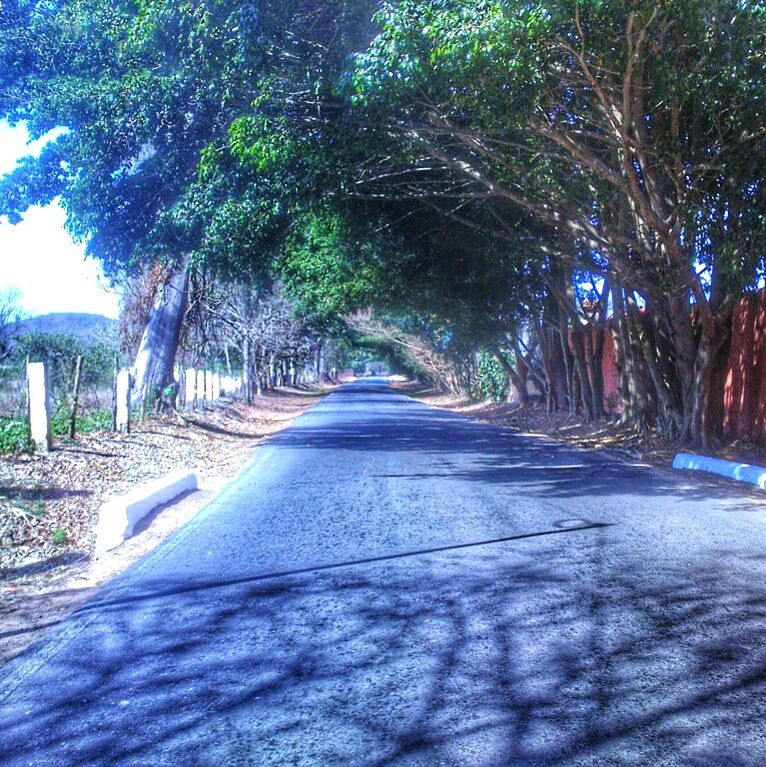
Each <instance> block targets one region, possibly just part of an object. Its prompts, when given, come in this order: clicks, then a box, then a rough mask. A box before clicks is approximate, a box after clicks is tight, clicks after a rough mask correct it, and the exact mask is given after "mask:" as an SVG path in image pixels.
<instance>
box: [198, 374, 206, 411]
mask: <svg viewBox="0 0 766 767" xmlns="http://www.w3.org/2000/svg"><path fill="white" fill-rule="evenodd" d="M204 409H205V371H204V370H198V371H197V410H204Z"/></svg>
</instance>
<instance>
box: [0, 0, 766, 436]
mask: <svg viewBox="0 0 766 767" xmlns="http://www.w3.org/2000/svg"><path fill="white" fill-rule="evenodd" d="M2 9H3V10H2V18H1V19H0V33H1V35H0V116H3V117H5V118H7V119H9V120H11V121H12V122H13V121H20V120H24V121H25V122H27V124H28V126H29V128H30V131H31V133H32V135H33V136H40V135H43V134H45V133H46V132H47V131H49V130H51V129H53V128H58V129H59V131H58V135H57V138H55V139H54V140H53V141H52V142H50V143H49V144H48V145H47V146H46V148H45V149H44V150H43V152H42V153H41V154H40V156H39V157H37V158H28V159H26V160H25V161H24V162H23V163H22V164H21V165H20V166H19V168H18V169H17V170H16V171H14V172H13V173H12V174H10V175H9V176H7V177H5V178H4V179H2V181H0V211H2V212H3V213H4V214H5V215H7V216H8V217H9V218H10V219H11V220H17V219H18V217H19V216H20V215H22V214H23V211H24V210H25V209H26V208H27V207H29V206H30V205H32V204H35V203H45V202H49V201H51V200H53V199H54V198H60V199H61V201H62V204H63V205H64V207H65V208H66V210H67V214H68V226H69V228H70V230H71V231H72V233H73V234H74V235H75V236H77V237H80V238H82V239H83V240H85V241H86V242H87V247H88V252H89V253H90V254H91V255H93V256H94V257H96V258H99V259H100V260H101V261H102V262H103V263H104V264H105V266H106V267H107V269H108V270H110V271H111V272H112V273H113V274H118V273H120V272H125V271H130V270H131V269H135V268H137V267H138V265H140V264H146V263H149V264H151V263H153V262H156V261H157V260H160V261H162V262H164V263H168V264H172V263H176V264H183V265H184V266H183V268H187V266H188V265H191V266H190V267H188V268H192V269H198V270H205V271H209V272H211V273H214V274H215V275H217V278H219V279H222V280H228V281H233V282H237V281H239V282H242V281H244V282H245V283H248V282H250V283H251V282H252V281H253V280H260V281H261V282H262V283H263V284H267V283H271V282H272V281H275V280H276V281H277V282H278V283H280V284H284V286H285V287H286V289H287V290H288V291H289V293H290V295H291V296H292V297H293V299H294V300H295V302H296V306H297V309H298V311H299V312H300V313H302V314H303V315H304V316H307V317H308V316H310V317H313V318H314V320H312V321H315V322H318V323H319V325H320V326H322V327H324V328H326V329H327V332H337V330H338V328H339V327H341V326H343V324H344V323H346V324H348V322H349V318H350V317H352V315H354V312H358V311H364V312H367V314H365V315H364V316H365V317H368V320H369V321H368V324H369V322H373V321H374V323H377V324H376V325H375V327H376V328H377V329H378V331H380V333H383V330H384V329H385V333H383V334H384V335H385V334H386V333H387V334H388V335H389V341H390V342H391V344H393V345H394V346H396V344H397V343H399V342H398V341H394V340H391V339H394V338H399V340H401V336H400V335H397V334H401V333H406V334H409V335H410V336H412V337H415V336H417V337H418V338H419V339H420V341H419V343H423V344H426V346H428V348H429V349H430V350H431V352H432V353H433V354H435V355H439V357H438V358H439V359H440V360H442V362H443V363H444V364H446V365H448V366H451V367H450V369H451V370H452V371H453V373H454V375H452V374H450V376H447V378H449V379H450V381H451V383H450V384H449V385H455V386H461V385H462V384H461V383H460V381H461V376H462V380H463V381H464V383H465V385H466V386H467V388H468V389H471V390H473V388H475V387H472V384H471V382H470V380H469V379H470V378H471V376H475V375H478V372H477V371H478V370H479V368H480V367H481V364H484V363H481V364H480V362H479V361H477V360H479V357H477V355H485V357H486V356H487V355H489V356H491V357H493V358H494V359H495V360H496V361H497V364H498V365H500V367H501V368H502V369H503V370H504V371H506V372H507V373H508V376H509V381H511V383H512V384H513V385H514V386H516V388H520V387H523V389H524V391H525V392H526V381H527V377H528V376H531V377H532V380H533V381H534V382H535V384H536V387H537V389H538V390H540V391H541V392H542V393H543V395H544V396H545V397H546V400H547V402H548V405H549V407H550V408H557V407H558V408H570V409H579V408H582V409H583V410H584V411H585V412H586V413H587V414H588V415H589V416H591V417H599V416H602V415H603V414H604V407H605V406H604V396H603V380H602V377H601V372H600V365H601V360H602V357H603V349H604V342H605V338H606V337H607V335H609V336H611V337H613V339H614V341H615V346H616V349H617V354H618V366H619V369H620V378H621V400H622V402H621V407H620V410H621V413H622V417H623V418H624V419H625V420H626V421H630V422H631V423H634V424H637V425H641V426H647V425H656V426H658V427H659V428H660V429H662V430H663V431H664V432H665V434H666V435H668V436H671V437H674V438H681V439H691V440H694V441H702V442H708V441H710V439H712V438H713V437H714V435H715V431H716V428H717V425H716V421H715V413H716V407H715V402H716V397H717V396H718V394H717V393H716V391H715V390H714V386H713V379H714V373H715V370H716V369H717V367H718V366H720V363H721V359H722V357H723V356H724V355H725V354H726V350H727V344H728V339H729V334H730V327H731V316H732V311H733V309H734V307H735V306H736V304H737V302H738V301H740V299H741V296H742V294H743V292H745V291H747V290H749V289H753V288H756V287H758V286H760V285H762V284H763V278H764V253H765V252H766V246H765V243H766V236H765V235H766V220H765V216H766V189H765V188H764V170H765V169H764V162H765V161H764V157H766V153H764V149H765V148H766V146H765V144H766V128H765V127H764V126H766V120H765V119H764V118H765V117H766V115H765V114H764V110H765V109H766V106H765V104H764V95H765V90H766V87H765V86H764V83H766V77H765V76H764V75H766V72H765V71H764V69H765V68H766V53H765V52H764V43H765V41H766V5H764V3H763V2H756V1H755V0H704V1H703V2H691V1H690V0H662V1H661V2H657V3H642V2H638V1H637V0H564V1H563V2H556V3H553V2H543V1H542V0H541V1H539V2H522V1H521V0H503V1H502V2H500V1H498V0H470V1H469V0H382V2H380V3H373V2H350V1H347V0H327V1H326V2H322V3H317V2H311V1H310V0H286V1H285V2H269V1H268V0H261V1H259V0H252V1H251V2H246V3H242V2H236V3H235V2H233V1H232V0H182V2H174V3H170V2H167V0H156V1H154V2H147V1H144V0H138V1H130V2H129V1H128V0H124V1H123V0H118V2H109V3H107V2H103V1H102V0H58V2H51V3H39V2H32V0H15V1H14V2H10V3H5V2H4V3H3V6H2ZM370 311H372V313H373V314H372V315H370V314H369V312H370ZM351 324H352V325H353V324H354V323H353V322H352V323H351ZM356 324H357V325H359V320H358V318H357V320H356ZM408 337H409V336H408ZM407 343H409V342H407ZM399 347H400V348H403V347H402V345H401V344H399ZM434 359H436V358H435V357H434ZM482 359H484V358H482ZM467 360H469V361H472V362H471V364H468V363H467V362H466V361H467ZM442 362H440V363H439V368H440V370H443V369H445V368H444V365H443V364H442ZM482 369H485V370H486V366H485V368H482ZM460 371H463V372H460ZM439 377H440V380H441V381H442V382H444V380H445V376H444V375H441V374H439Z"/></svg>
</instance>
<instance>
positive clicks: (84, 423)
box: [0, 410, 112, 454]
mask: <svg viewBox="0 0 766 767" xmlns="http://www.w3.org/2000/svg"><path fill="white" fill-rule="evenodd" d="M111 426H112V411H111V410H98V411H95V412H93V413H83V414H82V415H79V416H78V417H77V421H76V429H75V431H76V433H77V434H90V433H91V432H97V431H107V430H108V429H110V428H111ZM51 431H52V432H53V436H54V437H66V436H68V435H69V414H68V413H67V412H66V411H64V410H60V411H59V412H57V413H56V414H55V415H54V416H53V419H52V420H51ZM34 449H35V446H34V444H33V443H32V441H31V440H30V438H29V421H28V419H26V418H12V417H7V416H4V417H0V454H2V453H6V454H7V453H31V452H33V451H34Z"/></svg>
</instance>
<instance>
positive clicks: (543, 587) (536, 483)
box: [0, 379, 766, 767]
mask: <svg viewBox="0 0 766 767" xmlns="http://www.w3.org/2000/svg"><path fill="white" fill-rule="evenodd" d="M765 563H766V511H764V508H763V506H761V505H759V504H757V503H756V502H754V501H752V500H749V499H748V496H747V495H746V494H744V493H741V492H739V491H737V490H729V489H726V488H720V487H718V488H716V487H715V486H712V485H710V484H709V483H705V482H704V481H703V482H702V483H699V482H698V481H697V479H695V478H693V477H689V476H684V475H676V474H672V473H671V472H665V471H657V470H652V469H648V468H646V467H641V466H639V465H630V464H629V463H627V464H626V463H622V462H619V461H618V460H616V459H610V458H607V457H604V456H603V455H596V454H593V453H588V452H585V451H577V450H572V449H568V448H565V447H561V446H556V445H553V444H550V443H546V442H545V441H543V440H538V439H535V438H531V437H525V436H521V435H513V434H511V433H510V432H508V431H504V430H502V429H500V428H495V427H492V426H489V425H483V424H478V423H475V422H472V421H470V420H468V419H466V418H462V417H459V416H455V415H451V414H449V413H446V412H442V411H438V410H434V409H430V408H428V407H426V406H424V405H421V404H418V403H416V402H414V401H412V400H410V399H408V398H407V397H405V396H402V395H400V394H397V393H395V392H393V391H392V390H390V389H388V387H387V384H386V382H385V381H383V380H381V379H372V380H366V381H361V382H359V383H355V384H351V385H347V386H345V387H343V388H341V389H340V390H338V391H337V392H336V393H334V394H332V395H331V396H330V397H328V398H327V399H326V400H325V401H324V402H323V403H322V404H320V405H319V406H317V407H316V408H314V409H313V410H312V411H310V412H309V413H307V414H305V415H304V416H302V417H301V418H300V419H299V420H298V421H296V423H295V424H294V425H293V427H292V428H290V429H289V430H287V431H285V432H283V433H282V434H281V435H280V436H278V437H277V438H275V439H274V440H272V441H271V442H270V443H268V444H267V445H265V446H264V447H262V448H260V449H259V450H258V451H257V453H256V456H255V459H254V462H253V464H252V467H251V468H250V469H249V470H248V471H247V472H246V473H245V475H243V477H242V479H241V480H240V481H238V482H237V483H236V484H234V485H233V486H232V487H231V488H230V489H229V490H228V491H226V492H225V493H224V494H223V496H222V497H220V498H219V499H218V500H216V501H214V502H213V503H212V504H211V505H210V506H209V507H208V508H207V509H206V510H205V511H203V512H202V514H201V515H200V516H199V517H197V518H196V519H195V520H194V521H193V522H192V523H190V524H189V525H188V526H186V527H185V528H183V529H182V530H181V531H180V532H179V533H178V534H177V535H176V536H175V537H173V538H172V539H171V540H170V541H169V542H168V543H167V544H165V545H164V546H162V547H161V548H159V549H158V550H157V551H156V552H155V553H154V554H153V555H151V556H150V557H149V558H148V559H146V560H144V561H143V562H142V563H141V564H140V565H138V566H137V567H135V568H134V569H132V570H131V571H129V573H128V574H127V575H126V576H124V577H123V578H121V579H119V580H118V581H117V582H115V583H114V584H113V585H112V586H110V587H109V588H108V589H106V590H105V591H104V592H102V593H101V594H100V595H99V596H98V597H97V598H96V599H95V601H94V602H92V603H91V604H90V605H89V606H87V607H86V608H84V609H83V610H81V611H80V612H79V613H78V614H76V615H75V616H73V617H72V618H71V619H70V620H69V621H68V622H66V623H65V624H64V625H63V627H62V628H60V629H59V630H57V631H56V632H55V633H54V634H53V635H52V636H50V637H49V639H48V640H47V641H46V642H45V643H43V644H42V645H41V646H38V647H37V648H34V649H33V650H32V651H31V652H28V653H27V654H26V655H25V656H23V657H22V658H21V659H19V660H18V661H17V662H15V663H13V664H11V665H10V667H8V668H7V669H6V672H7V673H6V676H5V677H4V678H3V680H2V681H0V764H2V765H3V767H6V765H14V766H15V765H45V767H63V766H66V767H69V766H70V765H71V766H73V765H105V766H106V765H109V766H110V767H112V766H114V765H146V766H147V767H149V766H151V767H156V766H158V765H173V766H174V767H194V766H195V765H211V766H212V765H215V766H216V767H218V766H220V767H229V766H236V765H252V766H253V767H269V766H271V765H280V766H282V765H301V766H305V767H308V766H310V765H311V766H314V765H321V766H322V767H325V766H330V765H341V766H345V765H353V766H356V765H360V766H361V765H364V766H365V767H383V766H384V765H391V766H394V765H396V766H397V767H405V766H406V767H416V766H417V767H437V766H438V765H454V766H456V767H472V766H476V767H479V766H481V767H511V766H513V767H517V766H518V767H521V766H524V767H531V765H546V766H548V765H551V766H552V765H567V766H568V765H577V766H584V765H588V766H589V767H607V766H608V765H631V766H632V765H635V766H636V767H639V766H640V767H659V766H662V765H693V766H694V767H708V766H715V767H743V766H744V765H748V766H750V765H752V766H753V767H756V766H757V767H763V765H765V764H766V567H765Z"/></svg>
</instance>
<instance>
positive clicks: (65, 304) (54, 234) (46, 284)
mask: <svg viewBox="0 0 766 767" xmlns="http://www.w3.org/2000/svg"><path fill="white" fill-rule="evenodd" d="M28 140H29V135H28V133H27V131H26V128H25V127H24V126H23V125H18V126H15V127H13V128H12V127H11V126H9V125H8V123H7V122H4V121H0V176H2V175H3V174H5V173H8V172H10V171H12V170H13V168H14V167H15V166H16V163H17V162H18V160H19V159H20V158H21V157H24V156H25V155H29V154H35V153H36V152H39V151H40V148H41V147H42V145H43V144H44V143H45V141H44V140H42V141H37V142H33V143H32V144H29V143H28ZM64 218H65V214H64V211H63V209H62V208H61V206H60V205H58V204H57V203H54V204H52V205H48V206H46V207H44V208H40V207H35V208H30V210H29V211H28V212H27V213H26V214H25V215H24V220H23V221H22V222H21V223H20V224H17V225H16V226H12V225H11V224H9V223H8V221H7V219H4V218H0V291H6V290H11V289H15V290H18V291H19V294H20V295H19V299H18V302H19V304H20V305H21V309H22V311H23V312H24V313H25V314H26V315H27V316H30V317H33V316H35V315H38V314H47V313H49V312H92V313H94V314H105V315H106V316H108V317H116V316H117V311H118V302H119V297H118V295H117V293H116V292H115V291H114V290H110V289H109V282H108V280H107V279H106V278H105V277H104V274H103V271H102V270H101V266H100V264H99V263H98V262H97V261H94V260H93V259H90V258H89V259H86V258H85V246H84V245H83V244H77V243H75V242H73V241H72V238H71V237H70V236H69V234H68V233H67V232H66V230H65V229H64Z"/></svg>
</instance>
